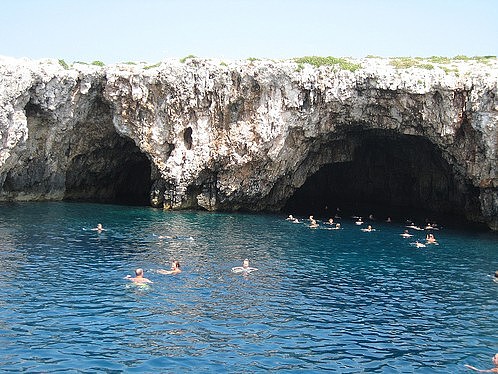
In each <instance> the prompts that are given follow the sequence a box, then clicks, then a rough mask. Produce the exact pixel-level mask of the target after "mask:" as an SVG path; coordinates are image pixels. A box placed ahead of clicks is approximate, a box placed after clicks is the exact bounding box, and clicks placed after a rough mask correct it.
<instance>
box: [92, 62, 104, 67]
mask: <svg viewBox="0 0 498 374" xmlns="http://www.w3.org/2000/svg"><path fill="white" fill-rule="evenodd" d="M92 65H95V66H100V67H102V66H105V64H104V63H103V62H102V61H92Z"/></svg>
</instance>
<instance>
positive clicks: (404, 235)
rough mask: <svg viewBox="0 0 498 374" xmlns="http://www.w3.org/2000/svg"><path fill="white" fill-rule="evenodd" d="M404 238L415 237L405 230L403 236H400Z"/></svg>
mask: <svg viewBox="0 0 498 374" xmlns="http://www.w3.org/2000/svg"><path fill="white" fill-rule="evenodd" d="M400 235H401V236H402V237H403V238H411V237H412V236H413V235H412V234H410V233H409V232H408V230H405V232H404V233H403V234H400Z"/></svg>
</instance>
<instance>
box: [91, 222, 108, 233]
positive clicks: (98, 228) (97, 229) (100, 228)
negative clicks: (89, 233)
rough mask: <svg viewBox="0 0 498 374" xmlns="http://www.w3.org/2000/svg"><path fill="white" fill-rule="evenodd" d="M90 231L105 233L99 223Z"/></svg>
mask: <svg viewBox="0 0 498 374" xmlns="http://www.w3.org/2000/svg"><path fill="white" fill-rule="evenodd" d="M92 230H93V231H97V232H102V231H105V229H104V227H103V226H102V224H101V223H98V224H97V227H94V228H93V229H92Z"/></svg>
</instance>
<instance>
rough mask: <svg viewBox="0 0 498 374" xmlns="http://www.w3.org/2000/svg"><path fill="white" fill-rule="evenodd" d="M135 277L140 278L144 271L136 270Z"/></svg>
mask: <svg viewBox="0 0 498 374" xmlns="http://www.w3.org/2000/svg"><path fill="white" fill-rule="evenodd" d="M135 275H136V276H137V277H141V276H142V275H144V269H137V270H135Z"/></svg>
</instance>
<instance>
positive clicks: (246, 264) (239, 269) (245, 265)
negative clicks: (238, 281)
mask: <svg viewBox="0 0 498 374" xmlns="http://www.w3.org/2000/svg"><path fill="white" fill-rule="evenodd" d="M256 270H258V269H257V268H252V267H250V266H249V260H248V259H247V258H246V259H245V260H244V262H242V266H236V267H233V268H232V272H233V273H250V272H252V271H256Z"/></svg>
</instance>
